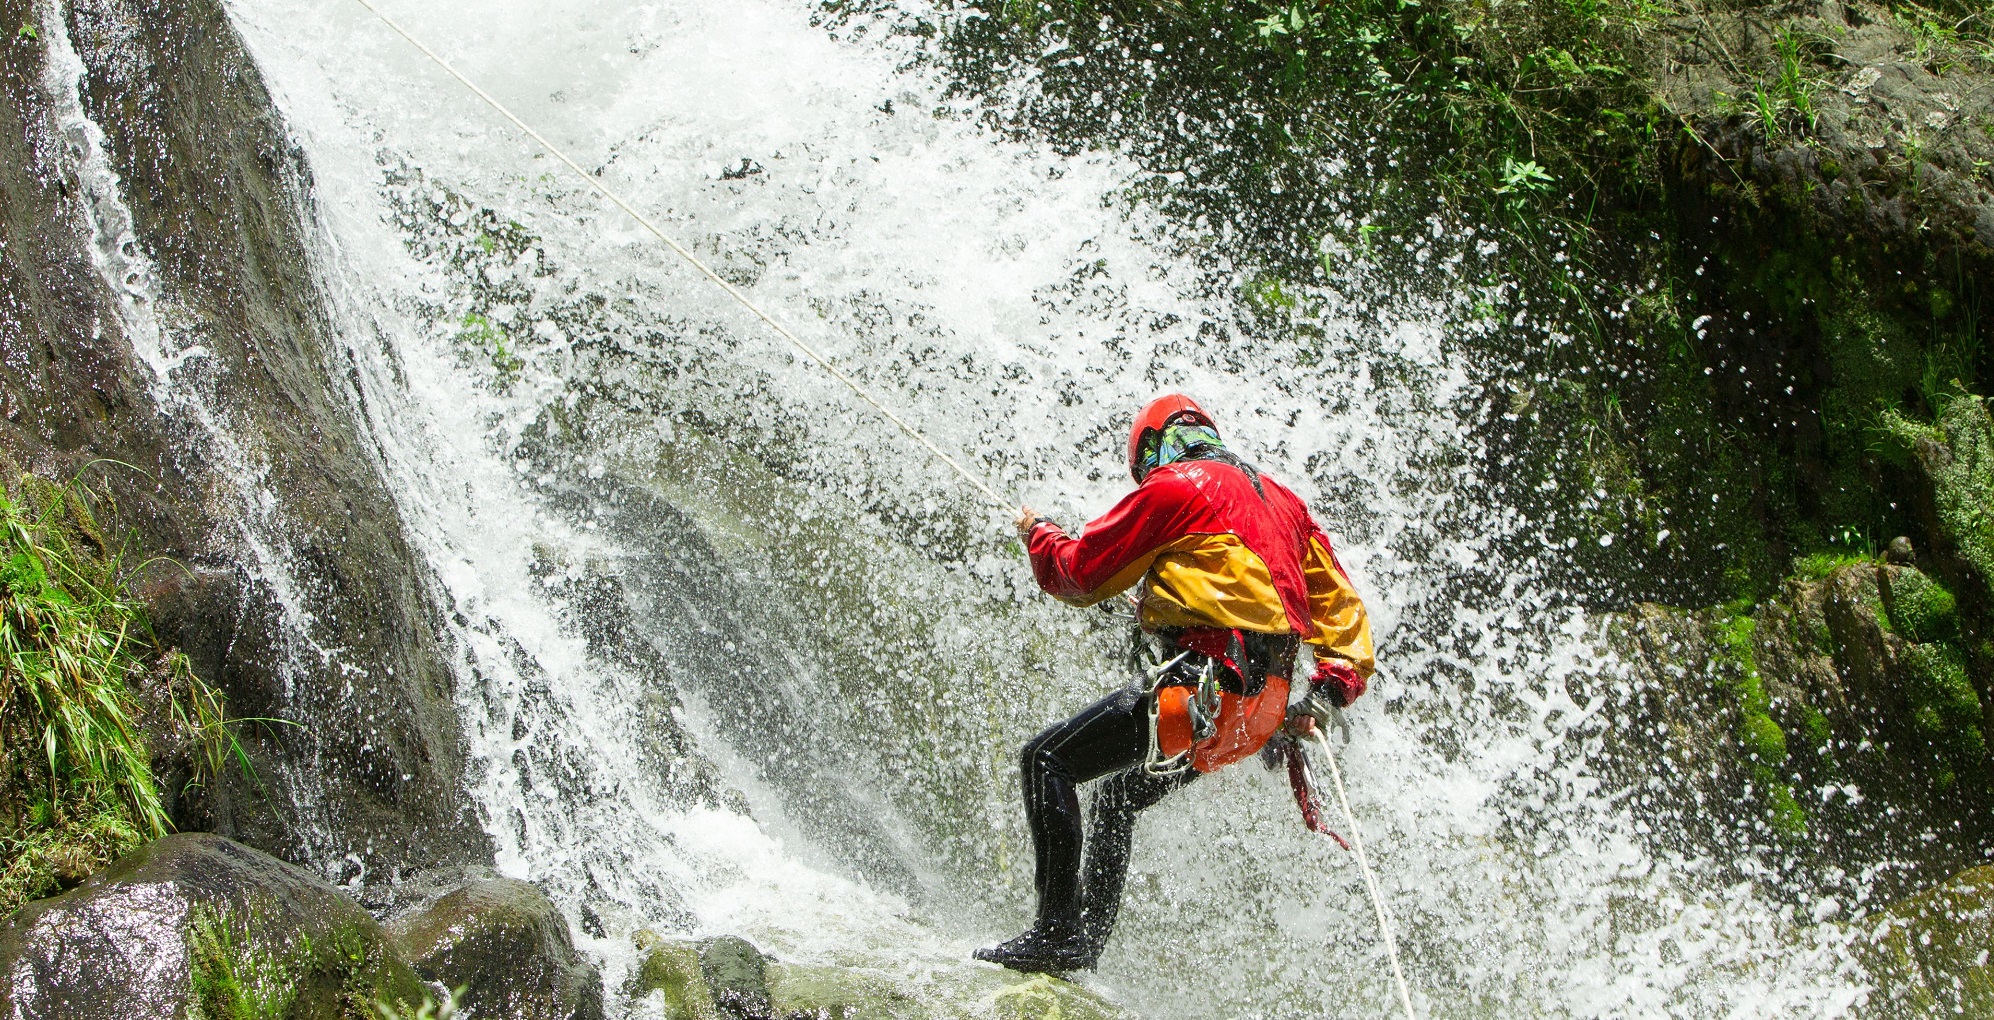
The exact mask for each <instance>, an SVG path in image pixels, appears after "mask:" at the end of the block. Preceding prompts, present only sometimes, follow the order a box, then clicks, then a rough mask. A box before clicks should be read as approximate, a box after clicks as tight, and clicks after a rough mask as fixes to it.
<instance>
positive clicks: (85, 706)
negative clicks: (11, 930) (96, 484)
mask: <svg viewBox="0 0 1994 1020" xmlns="http://www.w3.org/2000/svg"><path fill="white" fill-rule="evenodd" d="M153 676H159V677H163V678H164V680H165V682H166V683H167V684H168V686H169V695H170V696H169V698H168V699H167V700H168V701H169V703H170V704H171V705H172V706H173V712H174V713H175V715H176V716H177V717H178V718H179V721H181V722H182V723H184V724H185V726H186V728H187V730H188V731H189V732H191V733H192V734H193V735H194V736H195V738H196V743H197V746H198V748H199V751H200V753H199V754H198V755H197V765H196V781H197V782H198V781H201V780H203V779H205V778H206V777H210V776H213V775H215V774H217V773H218V772H219V771H220V770H221V768H222V767H223V766H224V764H225V763H226V761H227V759H228V758H229V757H231V756H233V757H235V758H237V759H238V760H239V761H240V763H241V764H243V765H244V766H245V767H246V766H247V764H248V759H247V757H246V755H244V754H243V752H242V749H241V746H240V745H239V744H238V743H237V742H236V740H235V737H234V735H233V731H232V729H231V727H230V724H231V722H232V720H229V719H228V718H227V715H226V711H225V706H224V704H223V701H222V698H221V695H220V694H219V693H218V692H216V691H215V690H214V689H213V688H211V687H209V686H208V685H207V684H206V683H205V682H203V681H202V680H201V679H200V678H199V677H197V676H195V675H194V673H193V670H192V669H191V668H190V667H189V666H188V664H187V661H186V658H185V657H184V656H180V655H177V654H172V653H167V654H161V653H160V652H159V650H158V649H157V648H156V647H155V645H154V639H153V637H152V633H151V628H150V626H149V625H148V624H147V621H146V618H145V612H144V607H143V605H142V604H141V603H140V602H139V600H138V598H137V597H136V596H135V595H134V594H133V593H132V591H131V589H130V587H129V586H128V585H127V584H126V577H125V570H124V557H123V552H122V550H114V549H112V548H111V546H110V544H109V543H108V542H107V541H106V540H105V538H104V536H103V534H102V532H101V531H100V530H99V528H98V526H97V522H96V518H95V516H94V515H93V514H92V513H91V511H90V509H89V507H88V505H87V504H86V502H85V500H84V491H83V490H82V488H81V487H80V486H78V485H75V484H71V485H69V486H60V485H56V484H54V483H51V482H49V481H46V480H44V479H40V478H37V477H35V476H32V475H23V476H21V477H20V478H18V479H17V480H16V482H15V484H14V485H13V486H12V487H11V488H10V489H8V490H5V491H0V758H4V760H5V765H6V768H7V772H6V774H5V776H4V777H0V910H5V911H12V910H13V909H15V908H16V907H18V906H19V905H20V904H21V903H22V902H24V901H26V900H29V899H34V898H36V897H40V896H46V895H48V894H50V893H52V892H55V891H58V890H60V889H63V888H67V887H68V886H71V885H74V884H76V883H77V882H80V881H82V880H83V879H84V878H85V877H88V875H89V874H90V873H92V872H94V871H95V870H97V869H98V868H100V867H102V866H103V865H104V864H107V863H109V862H110V861H111V860H114V859H116V858H117V857H119V856H121V855H123V854H124V853H126V852H128V851H130V850H131V849H133V848H135V847H137V846H138V845H139V844H141V843H143V842H144V841H146V840H148V839H153V838H155V837H158V836H162V835H164V834H165V833H166V832H167V831H168V830H169V829H170V828H171V823H170V821H169V820H168V818H167V814H166V807H165V804H164V801H163V799H162V797H161V795H160V791H159V786H158V781H157V779H156V778H155V776H154V775H153V770H152V761H151V753H150V750H149V748H148V744H147V735H146V728H145V726H144V725H143V724H142V723H141V721H140V719H139V708H138V703H137V701H136V699H135V698H134V697H133V686H134V685H135V684H138V683H144V682H150V678H151V677H153Z"/></svg>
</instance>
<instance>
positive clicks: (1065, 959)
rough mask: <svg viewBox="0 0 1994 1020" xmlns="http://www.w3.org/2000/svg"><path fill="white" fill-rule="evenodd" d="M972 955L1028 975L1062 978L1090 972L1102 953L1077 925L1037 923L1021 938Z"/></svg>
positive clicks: (1069, 923)
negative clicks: (1074, 972) (1069, 974)
mask: <svg viewBox="0 0 1994 1020" xmlns="http://www.w3.org/2000/svg"><path fill="white" fill-rule="evenodd" d="M974 955H975V956H976V958H977V959H979V960H986V961H989V962H990V963H995V964H999V965H1001V966H1005V967H1009V968H1011V969H1012V970H1016V971H1023V972H1025V973H1027V974H1064V973H1066V972H1068V971H1075V970H1093V969H1094V962H1095V961H1096V960H1098V959H1100V956H1101V951H1100V950H1099V949H1098V948H1096V947H1095V945H1094V943H1093V940H1092V939H1089V938H1088V937H1087V936H1086V935H1085V934H1084V933H1083V932H1082V931H1081V930H1080V925H1078V924H1076V923H1073V922H1070V921H1068V922H1059V921H1051V922H1048V921H1040V922H1039V923H1038V924H1035V925H1032V927H1031V930H1029V931H1027V932H1025V933H1024V934H1023V935H1020V936H1018V937H1017V938H1014V939H1012V940H1011V941H1009V942H1006V943H1004V944H1003V945H1000V946H991V947H990V948H988V949H979V950H977V951H976V953H975V954H974Z"/></svg>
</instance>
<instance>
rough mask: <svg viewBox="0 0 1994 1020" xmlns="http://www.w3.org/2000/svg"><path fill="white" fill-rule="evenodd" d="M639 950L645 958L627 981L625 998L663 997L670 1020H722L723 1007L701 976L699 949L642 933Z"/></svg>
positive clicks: (667, 1018) (639, 938) (638, 943)
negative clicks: (716, 1000) (719, 1004)
mask: <svg viewBox="0 0 1994 1020" xmlns="http://www.w3.org/2000/svg"><path fill="white" fill-rule="evenodd" d="M637 946H638V950H639V951H640V952H642V953H643V954H644V955H643V958H642V959H641V960H639V961H638V963H637V966H636V967H634V968H632V969H631V972H630V976H629V977H627V978H625V979H624V981H623V994H624V996H625V997H627V998H629V999H632V1000H638V999H644V998H647V997H650V996H654V995H655V996H658V997H660V998H661V999H662V1001H663V1003H664V1007H665V1017H666V1020H719V1018H720V1010H719V1007H718V1006H716V1005H715V1004H714V1002H713V995H712V993H711V992H709V991H708V990H707V988H706V979H705V978H704V977H703V976H701V974H700V967H699V947H698V946H697V945H695V944H693V943H690V942H677V941H671V940H667V939H660V938H658V937H657V936H656V935H653V934H651V933H650V932H639V933H638V935H637Z"/></svg>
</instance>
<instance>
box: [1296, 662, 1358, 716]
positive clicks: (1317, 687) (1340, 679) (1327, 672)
mask: <svg viewBox="0 0 1994 1020" xmlns="http://www.w3.org/2000/svg"><path fill="white" fill-rule="evenodd" d="M1364 686H1365V685H1364V677H1363V675H1362V674H1360V673H1358V672H1357V667H1355V666H1352V665H1351V664H1349V663H1347V662H1345V661H1343V660H1342V659H1317V660H1316V661H1315V675H1314V676H1312V677H1310V678H1309V691H1310V693H1311V694H1317V695H1321V696H1322V697H1323V698H1325V699H1327V700H1328V701H1329V703H1330V704H1332V705H1335V706H1336V707H1338V708H1349V707H1350V703H1351V702H1353V701H1356V700H1357V698H1358V696H1359V695H1361V694H1363V693H1364Z"/></svg>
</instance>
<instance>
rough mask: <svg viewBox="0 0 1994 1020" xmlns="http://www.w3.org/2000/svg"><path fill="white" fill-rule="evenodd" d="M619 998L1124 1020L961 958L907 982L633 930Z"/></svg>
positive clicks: (728, 1012)
mask: <svg viewBox="0 0 1994 1020" xmlns="http://www.w3.org/2000/svg"><path fill="white" fill-rule="evenodd" d="M637 947H638V949H639V951H641V952H642V953H643V956H642V958H641V959H640V960H639V962H638V964H637V966H636V967H635V968H634V969H633V970H632V971H631V974H630V977H629V979H628V980H626V981H625V982H624V986H623V992H624V994H625V995H626V996H628V997H629V998H630V999H631V1000H632V1002H633V1003H640V1002H643V1001H645V1000H646V999H654V1001H655V1004H657V1005H661V1006H663V1007H664V1008H663V1013H662V1015H663V1016H664V1017H666V1018H667V1020H952V1018H955V1017H962V1016H996V1017H998V1018H1000V1020H1052V1018H1061V1020H1126V1018H1128V1017H1129V1016H1130V1014H1129V1013H1128V1012H1127V1011H1125V1010H1123V1009H1121V1008H1120V1007H1118V1006H1116V1005H1114V1004H1113V1003H1110V1002H1108V1001H1107V1000H1105V999H1103V998H1101V997H1100V996H1098V995H1095V994H1094V993H1093V992H1090V991H1088V990H1087V989H1085V988H1082V987H1080V986H1079V985H1076V984H1073V983H1072V982H1069V981H1063V980H1060V979H1059V978H1055V977H1050V976H1047V975H1043V974H1017V973H1013V972H1011V971H1008V970H1003V969H1001V968H997V967H991V966H987V965H984V964H976V963H971V962H969V961H967V960H965V961H963V962H962V964H961V965H960V966H958V967H955V968H948V967H942V968H939V969H933V970H929V971H928V972H927V973H925V974H924V975H923V976H922V977H921V978H920V980H918V981H914V980H909V979H908V978H906V977H896V975H895V974H894V973H892V972H890V971H886V970H874V969H871V968H864V967H840V966H830V965H813V964H799V963H784V962H781V961H776V960H770V959H768V958H767V957H765V956H763V955H762V954H761V952H760V951H759V950H757V949H756V948H755V947H754V946H753V945H752V944H750V943H748V942H747V941H745V940H743V939H739V938H734V937H731V936H729V937H722V938H717V939H707V940H704V941H701V942H687V941H679V940H675V939H664V938H660V937H658V936H657V935H655V934H652V933H650V932H639V933H638V935H637Z"/></svg>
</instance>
